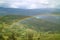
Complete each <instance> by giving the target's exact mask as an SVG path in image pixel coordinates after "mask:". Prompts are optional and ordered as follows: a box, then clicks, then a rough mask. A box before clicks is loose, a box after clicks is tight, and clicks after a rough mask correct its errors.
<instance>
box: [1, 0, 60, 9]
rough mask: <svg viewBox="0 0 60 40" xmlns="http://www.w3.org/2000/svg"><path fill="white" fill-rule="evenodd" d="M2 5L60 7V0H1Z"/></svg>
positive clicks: (13, 6)
mask: <svg viewBox="0 0 60 40" xmlns="http://www.w3.org/2000/svg"><path fill="white" fill-rule="evenodd" d="M0 7H9V8H23V9H36V8H60V0H0Z"/></svg>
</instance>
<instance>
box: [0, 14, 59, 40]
mask: <svg viewBox="0 0 60 40" xmlns="http://www.w3.org/2000/svg"><path fill="white" fill-rule="evenodd" d="M24 18H27V16H20V15H19V16H18V15H7V16H1V17H0V40H60V24H59V23H57V24H56V23H53V22H49V21H46V20H42V19H37V18H35V17H34V18H28V19H26V20H22V21H19V20H21V19H24ZM53 20H54V19H53ZM18 21H19V22H18ZM16 22H18V23H16ZM13 23H16V24H14V25H13ZM11 25H12V26H11Z"/></svg>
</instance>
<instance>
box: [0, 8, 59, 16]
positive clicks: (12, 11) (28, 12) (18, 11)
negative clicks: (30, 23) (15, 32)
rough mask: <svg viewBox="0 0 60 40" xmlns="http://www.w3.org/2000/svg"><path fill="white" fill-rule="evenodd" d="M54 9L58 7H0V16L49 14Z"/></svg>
mask: <svg viewBox="0 0 60 40" xmlns="http://www.w3.org/2000/svg"><path fill="white" fill-rule="evenodd" d="M56 10H60V9H52V8H41V9H17V8H3V7H0V16H1V15H10V14H12V15H26V16H33V15H39V14H46V13H48V14H50V13H52V12H54V11H56Z"/></svg>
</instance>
